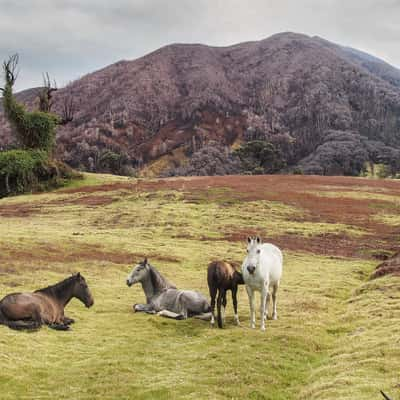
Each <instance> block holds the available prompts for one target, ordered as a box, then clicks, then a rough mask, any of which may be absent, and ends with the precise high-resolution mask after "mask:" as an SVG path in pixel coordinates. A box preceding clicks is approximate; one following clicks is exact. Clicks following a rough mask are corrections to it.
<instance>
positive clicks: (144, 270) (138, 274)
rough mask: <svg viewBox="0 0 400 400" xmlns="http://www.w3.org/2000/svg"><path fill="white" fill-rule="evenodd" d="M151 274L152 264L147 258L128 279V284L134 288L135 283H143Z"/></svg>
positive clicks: (133, 270)
mask: <svg viewBox="0 0 400 400" xmlns="http://www.w3.org/2000/svg"><path fill="white" fill-rule="evenodd" d="M149 273H150V264H149V263H148V261H147V258H145V259H144V261H142V262H140V263H139V264H137V265H136V266H135V267H134V268H133V269H132V272H131V273H130V274H129V275H128V277H127V278H126V284H127V285H128V286H132V285H134V284H135V283H138V282H143V281H144V280H145V279H146V277H147V276H148V275H149Z"/></svg>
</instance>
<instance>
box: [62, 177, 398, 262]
mask: <svg viewBox="0 0 400 400" xmlns="http://www.w3.org/2000/svg"><path fill="white" fill-rule="evenodd" d="M219 188H226V189H230V190H231V191H232V192H231V193H229V198H230V200H234V199H237V200H241V201H256V200H270V201H280V202H282V203H284V204H287V205H291V206H294V207H296V208H300V209H303V210H304V211H305V213H304V218H303V220H304V221H310V222H328V223H342V224H347V225H353V226H356V227H359V228H361V229H363V230H365V231H366V232H368V233H369V235H365V236H364V237H359V238H358V237H357V238H354V237H350V236H348V235H345V234H342V233H340V232H338V233H337V234H335V235H334V234H323V235H319V236H313V237H312V238H304V237H299V236H295V235H283V236H279V237H273V240H274V242H276V243H277V244H278V245H284V247H285V248H288V249H290V250H306V251H310V252H313V253H316V254H325V255H338V256H346V257H352V256H356V257H367V256H369V252H373V251H374V249H376V248H377V247H378V248H379V249H382V250H388V251H396V250H398V249H399V245H397V244H394V241H393V237H397V236H399V235H400V228H399V227H396V226H389V225H386V224H384V223H381V222H379V221H377V220H376V219H374V218H372V216H373V215H374V214H375V213H376V211H377V210H381V209H385V208H389V207H393V204H392V203H390V202H389V201H386V200H381V199H379V200H378V199H365V198H359V199H357V198H348V197H324V198H321V196H318V195H317V194H315V192H322V193H323V192H338V191H339V192H340V191H346V192H358V191H360V190H361V191H363V192H364V193H371V194H374V193H376V192H379V193H382V191H383V193H384V194H385V195H389V196H400V182H397V181H392V180H372V179H364V178H353V177H327V176H294V175H292V176H290V175H289V176H282V175H263V176H246V178H245V179H244V177H243V176H216V177H191V178H171V179H160V180H154V181H139V182H138V183H135V184H130V183H117V184H109V185H102V186H92V187H86V188H80V189H71V190H65V191H64V192H67V193H78V192H83V193H95V192H98V191H101V192H107V191H115V190H120V189H126V190H135V191H146V192H149V191H159V190H179V191H183V192H185V196H186V197H187V199H188V200H189V201H191V202H196V199H199V201H201V200H204V198H205V197H204V196H205V193H206V195H207V199H209V200H213V199H215V197H217V196H220V194H218V193H213V192H212V191H211V192H208V193H207V192H206V190H207V189H219ZM254 234H260V232H255V231H254V230H252V229H248V230H246V231H237V230H236V231H235V232H227V234H226V236H225V239H226V240H228V241H234V242H236V241H242V240H243V238H244V237H246V235H254ZM264 237H265V238H266V239H268V235H264ZM203 240H213V239H210V238H207V237H204V238H203ZM377 256H378V257H379V254H377Z"/></svg>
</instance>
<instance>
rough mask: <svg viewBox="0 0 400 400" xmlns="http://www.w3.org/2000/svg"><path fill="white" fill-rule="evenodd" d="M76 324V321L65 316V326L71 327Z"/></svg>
mask: <svg viewBox="0 0 400 400" xmlns="http://www.w3.org/2000/svg"><path fill="white" fill-rule="evenodd" d="M74 322H75V320H74V319H73V318H69V317H66V316H64V319H63V323H64V325H71V324H73V323H74Z"/></svg>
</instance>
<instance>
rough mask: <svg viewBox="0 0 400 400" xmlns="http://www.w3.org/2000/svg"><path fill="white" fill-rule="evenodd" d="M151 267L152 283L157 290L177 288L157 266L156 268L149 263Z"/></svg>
mask: <svg viewBox="0 0 400 400" xmlns="http://www.w3.org/2000/svg"><path fill="white" fill-rule="evenodd" d="M149 268H150V279H151V283H152V285H153V287H154V290H155V291H156V292H162V291H164V290H167V289H176V286H175V285H174V284H172V283H171V282H170V281H169V280H168V279H167V278H164V277H163V276H162V275H161V274H160V273H159V272H158V270H157V269H156V268H154V267H153V266H152V265H149Z"/></svg>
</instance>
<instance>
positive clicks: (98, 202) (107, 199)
mask: <svg viewBox="0 0 400 400" xmlns="http://www.w3.org/2000/svg"><path fill="white" fill-rule="evenodd" d="M117 200H118V199H116V198H115V197H113V196H104V195H97V196H83V197H78V198H76V199H65V200H64V199H63V200H56V201H53V202H51V203H50V204H64V205H70V204H76V205H83V206H90V207H97V206H108V205H109V204H111V203H113V202H114V201H117Z"/></svg>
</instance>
